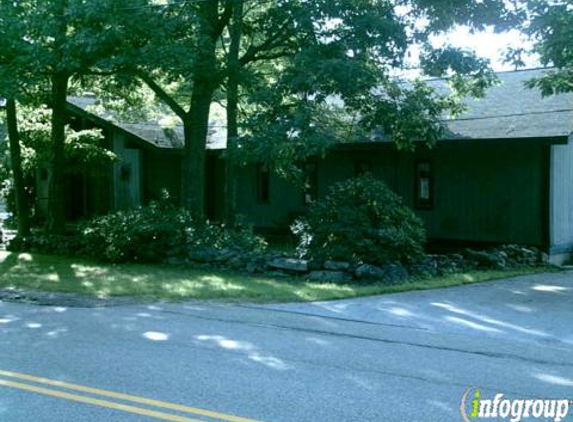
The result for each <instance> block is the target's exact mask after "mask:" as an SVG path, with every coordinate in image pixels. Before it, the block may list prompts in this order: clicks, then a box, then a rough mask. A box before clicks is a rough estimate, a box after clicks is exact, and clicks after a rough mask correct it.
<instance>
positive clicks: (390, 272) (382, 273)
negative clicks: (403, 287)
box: [355, 264, 408, 284]
mask: <svg viewBox="0 0 573 422" xmlns="http://www.w3.org/2000/svg"><path fill="white" fill-rule="evenodd" d="M355 275H356V277H357V278H358V279H360V280H379V281H383V282H385V283H388V284H398V283H401V282H404V281H406V280H407V279H408V271H406V269H405V268H404V267H403V266H402V265H401V264H388V265H384V266H382V267H377V266H375V265H368V264H364V265H361V266H359V267H358V268H357V269H356V271H355Z"/></svg>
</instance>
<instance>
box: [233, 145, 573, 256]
mask: <svg viewBox="0 0 573 422" xmlns="http://www.w3.org/2000/svg"><path fill="white" fill-rule="evenodd" d="M546 148H547V147H546V146H543V145H542V144H541V143H535V142H532V143H530V144H526V145H524V144H522V143H521V144H501V143H495V142H492V143H484V144H478V143H473V142H472V143H461V142H460V143H445V144H441V145H440V146H439V147H437V148H435V149H434V150H429V149H427V148H421V149H420V150H419V151H418V152H416V153H409V152H400V151H397V150H396V149H395V148H394V147H392V146H390V145H387V146H378V147H375V148H374V147H370V148H364V149H362V150H360V149H358V148H356V149H352V148H347V149H345V150H344V151H334V152H332V153H331V154H329V155H328V156H327V158H326V159H325V160H321V161H319V162H318V175H319V176H318V192H319V197H323V196H324V195H326V194H327V192H328V189H329V187H330V186H332V184H334V183H336V182H339V181H342V180H345V179H348V178H350V177H353V176H354V175H355V172H356V167H357V164H360V163H368V164H369V165H370V168H371V172H372V173H373V174H374V175H375V177H377V178H380V179H381V180H384V181H385V182H386V183H387V184H388V185H389V186H390V188H391V189H392V190H394V191H395V192H396V193H398V194H399V195H400V196H401V197H402V198H403V199H404V202H405V203H406V204H407V205H408V206H410V207H414V194H415V188H414V175H415V171H414V170H415V163H416V161H417V160H428V161H430V162H431V163H432V166H433V170H434V175H433V181H434V195H435V197H434V207H433V208H432V209H431V210H416V213H417V214H418V215H419V216H420V217H421V218H422V219H423V220H424V222H425V224H426V228H427V231H428V236H429V237H430V238H433V239H448V240H459V241H471V242H495V243H509V242H514V243H522V244H532V245H539V246H543V245H544V241H545V239H544V238H545V236H544V233H545V232H546V229H547V221H546V217H547V215H546V212H545V210H546V207H547V187H546V175H545V170H546V168H547V164H546V163H544V159H545V160H546V159H547V154H545V151H546ZM572 162H573V160H572ZM240 180H241V181H240V185H241V195H240V198H241V200H240V204H239V206H240V210H241V212H242V213H243V214H245V215H247V216H248V217H249V219H250V220H251V221H252V222H253V223H254V224H255V225H257V226H262V227H276V226H280V225H283V226H286V225H287V224H288V223H290V222H291V221H292V218H293V216H296V215H298V214H300V213H302V212H304V206H303V204H302V193H301V191H300V189H299V188H297V187H296V186H295V185H293V184H292V183H289V182H288V181H285V180H281V179H279V178H277V177H276V176H275V177H273V178H272V179H271V201H270V203H269V204H257V203H256V200H255V199H256V198H255V192H256V189H255V188H256V187H255V173H254V168H247V169H244V170H243V172H242V174H241V179H240ZM572 200H573V199H572ZM571 227H572V228H573V224H572V225H571Z"/></svg>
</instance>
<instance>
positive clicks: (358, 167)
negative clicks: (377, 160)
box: [354, 161, 372, 177]
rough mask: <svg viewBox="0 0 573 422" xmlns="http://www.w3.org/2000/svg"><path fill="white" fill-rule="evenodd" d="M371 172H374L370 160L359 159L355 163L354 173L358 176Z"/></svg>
mask: <svg viewBox="0 0 573 422" xmlns="http://www.w3.org/2000/svg"><path fill="white" fill-rule="evenodd" d="M371 172H372V165H371V164H370V161H357V162H356V164H355V165H354V175H355V176H356V177H358V176H362V175H363V174H367V173H371Z"/></svg>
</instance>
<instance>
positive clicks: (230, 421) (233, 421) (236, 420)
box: [0, 370, 260, 422]
mask: <svg viewBox="0 0 573 422" xmlns="http://www.w3.org/2000/svg"><path fill="white" fill-rule="evenodd" d="M0 376H3V377H7V378H15V379H20V380H25V381H32V382H35V383H38V384H44V385H50V386H53V387H59V388H65V389H68V390H73V391H80V392H83V393H88V394H95V395H98V396H102V397H109V398H114V399H119V400H124V401H129V402H132V403H140V404H144V405H147V406H153V407H159V408H163V409H169V410H175V411H178V412H184V413H190V414H193V415H200V416H206V417H209V418H214V419H219V420H222V421H227V422H260V421H257V420H254V419H247V418H241V417H239V416H233V415H229V414H225V413H219V412H212V411H210V410H205V409H199V408H196V407H190V406H184V405H180V404H175V403H169V402H165V401H161V400H153V399H148V398H143V397H137V396H132V395H129V394H122V393H116V392H114V391H109V390H102V389H99V388H92V387H86V386H83V385H78V384H72V383H68V382H64V381H56V380H51V379H48V378H39V377H35V376H32V375H26V374H21V373H18V372H12V371H3V370H0ZM5 382H8V381H4V383H5ZM1 385H5V384H1ZM21 385H26V384H21ZM34 388H36V387H34ZM42 390H46V391H52V390H47V389H42ZM29 391H32V390H29ZM42 394H44V393H42ZM62 394H66V393H62ZM50 395H54V396H57V395H56V394H50ZM72 396H74V395H72ZM57 397H60V396H57ZM74 397H82V396H74ZM62 398H63V397H62ZM86 399H87V398H86ZM70 400H72V399H70ZM90 400H92V399H90ZM77 401H81V400H77ZM86 403H87V402H86ZM106 403H111V402H106ZM91 404H93V403H91ZM118 406H123V405H119V404H118ZM104 407H106V406H104ZM128 407H131V406H128ZM135 409H138V408H135ZM120 410H121V409H120ZM140 410H142V409H140ZM159 413H160V412H159ZM167 420H177V421H185V422H189V421H193V420H192V419H167ZM193 422H195V421H193Z"/></svg>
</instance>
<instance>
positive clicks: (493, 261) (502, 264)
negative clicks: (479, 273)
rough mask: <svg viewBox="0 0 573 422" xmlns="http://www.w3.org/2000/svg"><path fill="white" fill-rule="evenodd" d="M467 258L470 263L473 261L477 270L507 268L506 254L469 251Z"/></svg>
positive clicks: (467, 251)
mask: <svg viewBox="0 0 573 422" xmlns="http://www.w3.org/2000/svg"><path fill="white" fill-rule="evenodd" d="M466 257H467V259H468V260H469V261H473V262H474V263H475V264H476V267H477V268H483V269H500V270H502V269H504V268H506V267H507V254H505V253H504V252H499V251H492V252H485V251H474V250H471V249H467V250H466Z"/></svg>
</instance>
